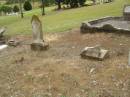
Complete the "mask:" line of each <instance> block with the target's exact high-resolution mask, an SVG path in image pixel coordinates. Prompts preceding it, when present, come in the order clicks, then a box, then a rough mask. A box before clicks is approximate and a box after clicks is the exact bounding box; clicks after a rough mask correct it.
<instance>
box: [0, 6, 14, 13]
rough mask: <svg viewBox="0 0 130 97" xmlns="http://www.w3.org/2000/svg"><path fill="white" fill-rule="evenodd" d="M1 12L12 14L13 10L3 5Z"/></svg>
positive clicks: (0, 8)
mask: <svg viewBox="0 0 130 97" xmlns="http://www.w3.org/2000/svg"><path fill="white" fill-rule="evenodd" d="M0 12H4V13H10V12H12V8H11V7H10V6H7V5H2V6H1V7H0Z"/></svg>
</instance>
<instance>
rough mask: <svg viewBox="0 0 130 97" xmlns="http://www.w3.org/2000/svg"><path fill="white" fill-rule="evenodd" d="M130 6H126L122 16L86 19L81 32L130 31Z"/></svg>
mask: <svg viewBox="0 0 130 97" xmlns="http://www.w3.org/2000/svg"><path fill="white" fill-rule="evenodd" d="M129 25H130V6H129V5H126V6H124V10H123V16H122V17H104V18H101V19H96V20H92V21H89V22H88V21H85V22H83V23H82V25H81V33H87V32H92V31H109V32H110V31H114V32H115V31H117V32H128V33H130V26H129Z"/></svg>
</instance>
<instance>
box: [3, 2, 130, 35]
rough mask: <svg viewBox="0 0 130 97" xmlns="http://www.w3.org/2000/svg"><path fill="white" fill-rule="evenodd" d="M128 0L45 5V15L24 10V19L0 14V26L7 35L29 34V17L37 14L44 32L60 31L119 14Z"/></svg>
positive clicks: (37, 11) (39, 10) (39, 11)
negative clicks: (59, 7)
mask: <svg viewBox="0 0 130 97" xmlns="http://www.w3.org/2000/svg"><path fill="white" fill-rule="evenodd" d="M128 3H130V1H129V0H114V2H113V3H109V4H100V5H94V6H86V7H82V8H76V9H69V10H64V11H63V10H61V11H54V9H55V7H47V8H46V9H45V11H46V15H45V16H41V9H34V10H32V11H29V12H24V19H21V18H20V16H0V27H1V26H6V27H7V28H8V31H7V34H8V35H16V34H30V33H31V23H30V21H31V17H32V15H33V14H36V15H39V17H40V19H41V20H42V23H43V30H44V32H62V31H66V30H69V29H72V28H74V27H79V26H80V24H81V22H82V21H85V20H90V19H95V18H100V17H104V16H121V15H122V9H123V6H124V4H128Z"/></svg>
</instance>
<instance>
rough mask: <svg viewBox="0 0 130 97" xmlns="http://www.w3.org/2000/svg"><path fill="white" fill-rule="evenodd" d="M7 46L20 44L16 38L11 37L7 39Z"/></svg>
mask: <svg viewBox="0 0 130 97" xmlns="http://www.w3.org/2000/svg"><path fill="white" fill-rule="evenodd" d="M7 44H8V45H9V46H15V47H16V46H18V45H19V44H20V42H19V41H17V40H14V39H11V40H9V41H8V43H7Z"/></svg>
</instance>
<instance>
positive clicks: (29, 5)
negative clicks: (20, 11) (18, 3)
mask: <svg viewBox="0 0 130 97" xmlns="http://www.w3.org/2000/svg"><path fill="white" fill-rule="evenodd" d="M23 7H24V10H26V11H29V10H32V5H31V3H30V2H29V1H28V0H27V1H25V2H24V5H23Z"/></svg>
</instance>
